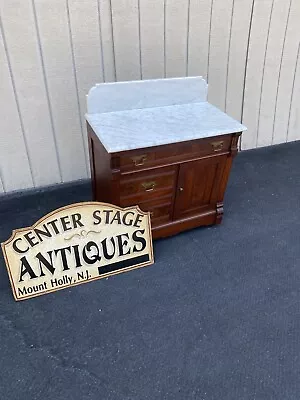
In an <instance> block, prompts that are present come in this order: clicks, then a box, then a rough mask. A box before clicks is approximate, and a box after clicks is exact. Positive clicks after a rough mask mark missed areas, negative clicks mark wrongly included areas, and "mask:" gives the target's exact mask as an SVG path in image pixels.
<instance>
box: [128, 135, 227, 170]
mask: <svg viewBox="0 0 300 400" xmlns="http://www.w3.org/2000/svg"><path fill="white" fill-rule="evenodd" d="M231 140H232V135H230V134H229V135H222V136H216V137H211V138H205V139H198V140H191V141H187V142H180V143H174V144H168V145H164V146H159V147H152V148H150V147H148V148H146V149H141V150H133V151H128V152H127V153H125V154H124V155H123V154H121V155H120V170H121V172H123V173H126V172H132V171H139V170H142V169H147V168H153V167H155V166H159V165H162V166H163V165H165V164H171V163H177V162H182V161H187V160H190V159H195V158H201V157H206V156H210V155H216V154H224V153H228V152H229V151H230V147H231Z"/></svg>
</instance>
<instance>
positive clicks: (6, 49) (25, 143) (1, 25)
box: [0, 15, 36, 187]
mask: <svg viewBox="0 0 300 400" xmlns="http://www.w3.org/2000/svg"><path fill="white" fill-rule="evenodd" d="M0 30H1V34H2V38H3V46H4V50H5V56H6V59H7V65H8V69H9V74H10V79H11V84H12V88H13V93H14V98H15V102H16V107H17V111H18V116H19V122H20V127H21V132H22V137H23V141H24V146H25V149H26V156H27V160H28V165H29V170H30V175H31V180H32V184H33V187H36V183H35V179H34V175H33V168H32V164H31V159H30V156H29V149H28V143H27V138H26V133H25V128H24V123H23V119H22V114H21V109H20V104H19V99H18V96H17V89H16V84H15V80H14V76H13V71H12V66H11V61H10V57H9V52H8V47H7V42H6V38H5V32H4V26H3V21H2V17H1V15H0Z"/></svg>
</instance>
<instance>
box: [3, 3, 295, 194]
mask: <svg viewBox="0 0 300 400" xmlns="http://www.w3.org/2000/svg"><path fill="white" fill-rule="evenodd" d="M0 13H1V25H0V27H1V30H0V34H1V40H0V65H1V80H0V99H1V108H0V109H1V111H0V112H1V136H0V163H1V164H0V166H1V173H0V192H9V191H11V190H18V189H22V188H28V187H38V186H41V185H47V184H52V183H56V182H66V181H72V180H76V179H79V178H86V177H87V176H88V175H89V167H88V152H87V146H86V132H85V123H84V118H83V115H84V112H85V108H86V105H85V94H86V93H87V92H88V90H89V88H90V87H91V86H93V85H94V84H95V83H96V82H103V81H114V80H119V81H120V80H132V79H146V78H156V77H165V76H167V77H174V76H186V75H190V76H191V75H203V76H204V77H205V78H206V79H208V82H209V85H210V87H209V101H211V102H212V103H214V104H215V105H217V106H218V107H220V108H221V109H222V110H225V111H226V112H227V113H229V114H230V115H232V116H233V117H235V118H237V119H238V120H240V121H242V122H243V123H244V124H245V125H247V126H248V128H249V131H248V132H247V133H245V134H244V136H243V140H242V148H243V149H249V148H254V147H259V146H266V145H271V144H276V143H282V142H285V141H293V140H297V139H300V111H299V109H300V62H299V38H300V23H299V21H300V0H291V1H290V0H254V1H253V0H99V1H97V0H69V1H66V0H0Z"/></svg>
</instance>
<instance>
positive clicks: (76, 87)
mask: <svg viewBox="0 0 300 400" xmlns="http://www.w3.org/2000/svg"><path fill="white" fill-rule="evenodd" d="M66 10H67V20H68V33H69V41H70V48H71V58H72V68H73V74H74V83H75V89H76V99H77V107H78V112H79V118H80V130H81V139H82V145H83V151H84V158H85V172H86V176H88V162H89V160H88V155H87V150H86V146H85V140H84V132H83V128H82V124H81V118H82V117H81V116H82V110H81V106H80V100H79V90H78V79H77V71H76V64H75V55H74V45H73V39H72V28H71V21H70V9H69V0H66Z"/></svg>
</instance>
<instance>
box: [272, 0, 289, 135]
mask: <svg viewBox="0 0 300 400" xmlns="http://www.w3.org/2000/svg"><path fill="white" fill-rule="evenodd" d="M291 7H292V0H290V4H289V10H288V17H287V20H286V25H285V32H284V39H283V44H282V50H281V59H280V66H279V74H278V81H277V89H276V98H275V108H274V115H273V129H272V143H273V142H274V134H275V121H276V114H277V107H278V94H279V84H280V79H281V72H282V62H283V54H284V50H285V44H286V35H287V29H288V26H289V22H290V15H291ZM287 133H288V131H287Z"/></svg>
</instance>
